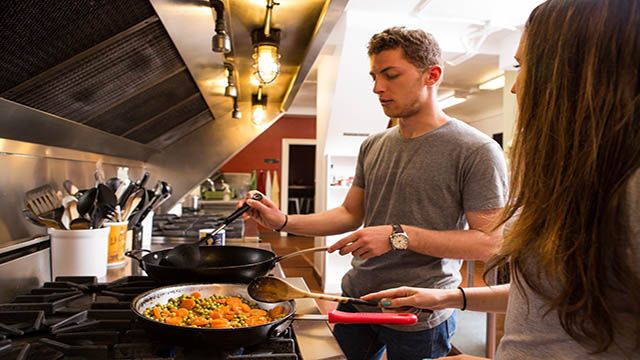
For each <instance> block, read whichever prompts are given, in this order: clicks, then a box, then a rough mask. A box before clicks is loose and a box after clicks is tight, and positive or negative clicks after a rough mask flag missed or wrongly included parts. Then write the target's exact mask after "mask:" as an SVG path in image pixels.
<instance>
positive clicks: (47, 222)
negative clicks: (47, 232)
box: [22, 209, 63, 230]
mask: <svg viewBox="0 0 640 360" xmlns="http://www.w3.org/2000/svg"><path fill="white" fill-rule="evenodd" d="M22 215H24V217H25V218H27V220H29V221H31V222H32V223H33V224H35V225H38V226H47V227H50V228H54V229H60V230H62V229H63V227H61V226H60V224H59V223H58V222H57V221H55V220H53V219H49V218H46V217H42V216H36V215H35V214H34V213H33V212H31V210H29V209H22Z"/></svg>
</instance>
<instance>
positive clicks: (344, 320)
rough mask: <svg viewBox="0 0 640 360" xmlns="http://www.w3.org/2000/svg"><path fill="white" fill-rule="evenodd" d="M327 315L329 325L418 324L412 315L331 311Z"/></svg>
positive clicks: (414, 315) (416, 318) (415, 317)
mask: <svg viewBox="0 0 640 360" xmlns="http://www.w3.org/2000/svg"><path fill="white" fill-rule="evenodd" d="M328 315H329V316H328V318H329V323H330V324H393V325H415V324H416V323H417V322H418V317H417V316H416V314H412V313H350V312H343V311H338V310H332V311H329V314H328Z"/></svg>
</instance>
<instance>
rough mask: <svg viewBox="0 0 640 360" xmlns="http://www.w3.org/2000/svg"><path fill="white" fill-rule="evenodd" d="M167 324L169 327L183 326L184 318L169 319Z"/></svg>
mask: <svg viewBox="0 0 640 360" xmlns="http://www.w3.org/2000/svg"><path fill="white" fill-rule="evenodd" d="M165 322H166V323H167V324H169V325H180V324H182V318H181V317H180V316H173V317H168V318H167V319H166V320H165Z"/></svg>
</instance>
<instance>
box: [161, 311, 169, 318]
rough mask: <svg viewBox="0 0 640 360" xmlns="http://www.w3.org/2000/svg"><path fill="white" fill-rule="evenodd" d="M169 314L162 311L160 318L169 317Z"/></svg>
mask: <svg viewBox="0 0 640 360" xmlns="http://www.w3.org/2000/svg"><path fill="white" fill-rule="evenodd" d="M169 314H171V313H170V312H168V311H167V310H162V317H167V316H169Z"/></svg>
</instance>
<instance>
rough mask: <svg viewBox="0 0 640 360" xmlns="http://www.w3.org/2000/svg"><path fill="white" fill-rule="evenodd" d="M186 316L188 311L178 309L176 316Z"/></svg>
mask: <svg viewBox="0 0 640 360" xmlns="http://www.w3.org/2000/svg"><path fill="white" fill-rule="evenodd" d="M187 315H189V310H187V309H185V308H180V309H178V316H182V317H186V316H187Z"/></svg>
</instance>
